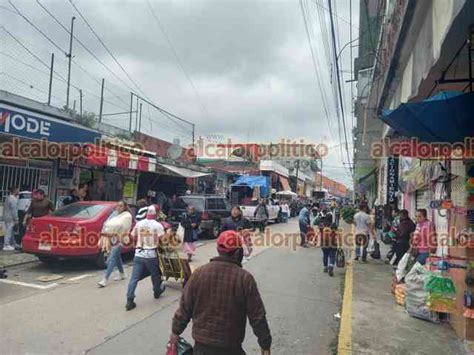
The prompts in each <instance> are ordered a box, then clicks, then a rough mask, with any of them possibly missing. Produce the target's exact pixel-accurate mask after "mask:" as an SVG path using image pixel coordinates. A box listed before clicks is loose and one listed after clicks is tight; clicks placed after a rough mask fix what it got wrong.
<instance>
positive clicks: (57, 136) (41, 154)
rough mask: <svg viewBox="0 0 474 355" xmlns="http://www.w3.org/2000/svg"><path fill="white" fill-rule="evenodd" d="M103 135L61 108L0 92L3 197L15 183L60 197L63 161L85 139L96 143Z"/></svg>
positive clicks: (0, 198)
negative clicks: (82, 124)
mask: <svg viewBox="0 0 474 355" xmlns="http://www.w3.org/2000/svg"><path fill="white" fill-rule="evenodd" d="M6 98H8V100H6ZM100 136H101V135H100V133H99V132H97V131H95V130H92V129H89V128H86V127H82V126H80V125H78V124H75V123H74V122H73V119H72V117H70V116H69V115H68V114H66V113H65V112H63V111H61V110H58V109H55V108H51V107H49V106H48V107H45V106H44V105H41V104H38V103H37V102H34V101H31V100H27V99H24V98H20V97H17V96H15V95H7V96H5V95H0V177H1V180H0V201H3V200H4V198H5V196H6V195H8V189H9V188H10V187H11V186H18V187H19V188H21V189H23V190H29V191H31V190H34V189H42V190H44V191H45V192H46V195H47V196H48V197H49V198H50V199H52V200H53V201H56V197H57V193H56V190H57V186H56V185H57V184H58V170H59V164H60V163H59V162H60V161H61V160H66V161H67V160H70V161H72V160H73V159H74V156H75V154H80V151H81V146H82V145H83V144H84V143H93V142H95V141H96V140H97V139H99V138H100Z"/></svg>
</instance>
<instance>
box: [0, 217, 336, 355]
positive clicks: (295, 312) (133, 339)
mask: <svg viewBox="0 0 474 355" xmlns="http://www.w3.org/2000/svg"><path fill="white" fill-rule="evenodd" d="M297 228H298V225H297V222H296V221H295V220H294V219H293V220H290V222H289V223H288V224H277V225H272V226H270V227H269V229H270V230H271V232H272V233H295V232H296V231H297ZM216 254H217V252H216V251H215V244H214V242H213V241H204V242H203V243H202V245H201V246H200V247H199V248H198V249H197V254H196V258H195V260H194V261H193V262H192V267H193V268H194V267H196V266H197V265H200V264H203V263H205V262H206V261H207V260H208V259H209V258H211V257H212V256H214V255H216ZM244 268H245V269H247V270H249V271H250V272H251V273H252V274H253V275H254V276H255V278H256V280H257V283H258V285H259V289H260V292H261V294H262V297H263V300H264V302H265V306H266V309H267V316H268V321H269V324H270V329H271V331H272V336H273V339H274V342H273V346H272V350H273V353H274V354H289V353H292V354H332V353H334V352H335V349H336V345H337V333H338V327H339V320H338V318H336V317H335V315H336V314H337V313H338V312H340V307H341V285H342V283H343V280H344V271H343V270H342V269H338V270H336V273H335V277H334V278H330V277H328V276H327V275H326V274H323V273H322V262H321V251H320V250H319V249H316V248H308V249H302V248H298V249H296V251H295V250H293V249H292V248H288V247H266V246H264V247H257V248H256V250H255V256H254V257H253V258H252V259H251V260H250V261H249V262H248V263H247V264H245V265H244ZM101 273H102V271H99V270H97V269H94V267H93V266H91V265H83V264H82V263H79V262H69V263H66V264H65V266H60V265H56V266H54V267H46V266H44V265H41V264H40V263H32V264H25V265H21V266H18V267H15V268H12V269H10V270H9V275H10V277H9V278H8V279H7V280H8V281H12V280H14V281H19V282H25V283H26V284H27V285H19V284H11V283H5V282H0V313H1V314H2V321H1V323H0V334H1V336H2V344H3V353H6V354H18V353H84V352H87V353H92V354H111V353H119V354H130V353H136V352H137V349H138V348H139V349H140V353H144V354H148V353H150V354H151V353H154V354H157V353H158V354H162V353H164V352H165V346H166V342H167V340H168V337H169V334H170V331H171V319H172V317H173V314H174V312H175V310H176V308H177V306H178V301H179V297H180V294H181V285H180V284H178V283H176V282H173V281H169V282H167V283H166V285H167V290H166V292H165V293H164V294H163V296H162V297H161V298H160V299H159V300H155V299H154V298H153V297H152V291H151V282H150V280H149V279H146V280H144V281H142V282H141V283H140V284H139V287H138V289H137V299H136V301H137V305H138V307H137V308H136V309H135V310H133V311H130V312H126V311H125V308H124V306H125V292H126V287H127V281H121V282H118V281H111V282H110V284H109V285H108V286H107V287H106V288H104V289H100V288H99V287H98V286H97V281H98V280H99V279H100V276H101ZM126 273H127V274H129V273H130V267H129V266H127V267H126ZM53 274H57V275H61V276H64V277H63V278H61V279H59V280H56V281H51V282H47V283H41V282H38V281H36V280H35V279H36V277H38V276H40V275H53ZM4 281H5V280H4ZM32 284H33V285H38V286H40V287H42V288H33V287H31V285H32ZM49 285H54V286H52V287H49ZM32 329H34V331H32ZM190 334H191V326H188V328H187V330H186V332H185V334H184V336H185V338H186V339H188V340H189V341H192V338H191V335H190ZM244 349H245V350H246V351H247V353H248V354H257V353H259V351H260V349H259V347H258V344H257V340H256V338H255V336H254V335H253V333H252V331H251V329H250V328H249V327H248V329H247V332H246V339H245V342H244Z"/></svg>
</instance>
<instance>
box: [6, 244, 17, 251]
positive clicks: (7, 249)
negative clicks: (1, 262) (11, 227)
mask: <svg viewBox="0 0 474 355" xmlns="http://www.w3.org/2000/svg"><path fill="white" fill-rule="evenodd" d="M13 250H15V248H14V247H12V246H11V245H5V246H4V247H3V251H13Z"/></svg>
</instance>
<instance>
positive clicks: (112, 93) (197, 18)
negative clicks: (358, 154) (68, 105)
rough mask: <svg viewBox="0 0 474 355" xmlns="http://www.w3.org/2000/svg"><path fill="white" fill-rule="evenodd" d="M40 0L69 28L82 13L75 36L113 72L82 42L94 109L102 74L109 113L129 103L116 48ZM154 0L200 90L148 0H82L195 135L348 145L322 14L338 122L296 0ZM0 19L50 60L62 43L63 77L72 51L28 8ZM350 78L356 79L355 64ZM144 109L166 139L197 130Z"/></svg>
mask: <svg viewBox="0 0 474 355" xmlns="http://www.w3.org/2000/svg"><path fill="white" fill-rule="evenodd" d="M40 1H41V3H42V4H44V5H45V6H46V7H47V8H48V9H49V10H50V11H51V12H52V13H53V14H54V15H55V16H57V18H58V19H59V20H60V21H61V22H62V23H64V24H65V25H66V26H67V27H69V25H70V21H71V16H73V15H74V16H76V17H77V19H76V21H75V34H76V36H77V37H78V38H79V39H80V40H81V41H82V42H83V43H84V44H85V45H86V46H87V47H88V48H89V49H90V50H91V51H92V52H93V53H94V54H95V55H96V56H97V57H98V58H99V59H100V60H101V61H102V62H103V63H104V64H105V65H106V66H107V67H109V68H110V69H111V71H113V72H114V74H115V75H112V74H111V73H110V72H109V71H107V70H106V69H104V67H103V66H102V65H101V64H99V63H98V62H97V60H96V59H94V58H93V57H92V56H91V55H90V54H89V53H88V52H87V51H86V50H84V49H83V48H82V47H81V46H80V45H79V44H78V43H76V42H75V43H74V46H73V54H74V60H75V62H76V63H77V65H73V69H72V83H73V85H75V86H77V87H80V88H82V89H83V91H84V107H85V109H87V110H89V111H93V112H96V113H97V112H98V107H99V97H98V96H99V95H100V80H101V79H102V78H105V83H106V89H107V90H106V93H105V99H106V100H107V102H106V103H105V107H104V111H105V113H113V112H120V111H124V110H127V109H128V106H129V100H130V91H131V89H133V90H134V91H137V90H136V88H135V85H134V84H133V83H132V82H130V80H128V78H127V77H126V76H125V74H124V73H123V72H122V70H121V69H120V68H119V67H118V66H117V65H116V63H115V62H114V61H113V59H112V58H111V57H110V56H109V55H108V54H107V52H106V51H105V49H104V48H103V47H102V46H101V44H100V43H99V42H98V41H97V39H96V38H95V37H94V35H93V34H92V33H91V31H90V30H89V29H88V28H87V26H86V24H85V23H84V22H83V21H82V19H81V18H80V17H79V16H78V14H77V13H76V12H75V11H74V9H73V8H72V7H71V6H70V4H69V2H67V1H62V2H59V1H55V0H40ZM13 2H14V4H15V5H16V6H17V7H18V8H20V9H21V11H23V12H24V13H25V14H26V15H27V16H28V17H29V18H31V20H32V21H33V22H34V23H35V24H36V25H37V26H38V27H40V28H41V29H42V30H43V31H44V32H45V33H46V34H47V35H48V36H49V37H50V38H51V39H52V40H53V41H54V42H55V43H57V44H58V46H60V47H61V48H62V49H64V50H65V51H67V48H68V34H67V33H66V32H65V31H64V30H63V29H61V28H60V27H59V26H58V25H57V24H56V23H55V22H54V20H53V19H52V18H51V17H50V16H49V15H47V14H46V13H45V12H44V11H43V10H42V9H41V8H40V7H39V6H38V4H37V3H36V2H34V1H27V0H21V1H20V0H13ZM150 2H151V5H152V7H153V9H154V11H155V13H156V14H157V15H158V16H159V19H160V21H161V25H162V26H163V27H164V28H165V31H166V33H167V35H168V37H169V39H170V40H171V41H172V43H173V46H174V48H175V50H176V52H177V53H178V56H179V58H180V60H181V62H182V65H183V66H184V68H185V70H186V72H187V73H188V75H189V76H190V77H191V78H192V81H193V84H194V86H195V88H196V90H197V93H196V91H195V90H194V89H193V87H192V85H191V84H190V82H189V81H188V80H187V78H186V76H185V75H184V73H183V72H182V70H181V68H180V67H179V65H178V63H177V62H176V59H175V56H174V55H173V52H172V51H171V50H170V48H169V46H168V43H167V41H166V39H165V37H164V36H163V33H162V32H161V31H160V28H159V26H158V24H157V22H156V19H155V18H154V17H153V15H152V13H151V11H150V9H149V7H148V4H147V2H146V1H145V0H139V1H115V0H109V1H92V0H83V1H80V0H74V3H75V4H76V5H77V6H78V7H79V9H80V10H81V11H82V13H83V14H84V16H85V17H86V18H87V19H88V21H89V22H90V24H91V25H92V26H93V27H94V29H95V30H96V32H97V33H98V34H99V35H100V37H101V38H102V40H103V41H104V42H105V43H106V44H107V46H108V48H110V50H111V51H112V52H113V53H114V55H115V56H116V57H117V58H118V59H119V61H120V63H121V64H122V65H123V67H124V68H126V70H127V72H128V73H129V74H130V76H132V77H133V78H134V80H135V81H136V83H137V84H138V85H139V86H140V87H141V89H142V90H143V92H145V93H146V95H147V96H148V97H150V98H151V99H152V100H153V102H155V103H157V104H159V105H160V106H162V107H164V108H166V109H167V110H169V111H171V112H173V113H175V114H177V115H179V116H181V117H183V118H185V119H187V120H189V121H192V122H193V123H195V125H196V131H197V134H201V135H206V134H216V133H217V134H221V135H224V136H226V137H230V138H232V139H239V140H243V141H247V140H249V141H263V142H270V141H278V140H279V139H282V138H287V139H297V138H298V139H299V138H304V139H305V140H307V141H312V142H316V143H319V142H326V141H328V142H330V145H336V144H339V137H338V135H337V133H336V132H337V128H338V123H337V118H336V116H335V114H334V111H335V110H334V101H333V98H332V89H331V84H330V82H329V77H330V75H329V72H328V68H327V65H326V61H325V57H324V54H323V47H322V40H321V38H320V37H319V36H320V35H319V25H318V24H317V23H315V24H314V31H315V34H316V36H317V38H316V41H315V43H316V46H317V49H316V50H317V56H318V61H319V67H318V68H317V70H318V71H319V72H320V75H321V78H322V79H323V86H324V90H325V92H326V96H327V98H328V102H327V105H328V109H329V110H330V117H329V124H330V125H331V129H330V130H329V129H328V122H327V119H326V118H325V110H324V108H323V104H322V101H321V93H320V90H319V87H318V85H317V82H316V76H315V73H314V69H313V64H312V61H311V56H310V52H309V48H308V43H307V38H306V33H305V29H304V23H303V19H302V15H301V10H300V7H299V3H298V1H290V0H285V1H284V0H281V1H250V0H243V1H241V0H238V1H237V0H225V1H224V0H193V1H184V0H183V1H150ZM336 3H337V5H338V6H339V9H338V10H339V16H341V17H345V18H348V16H349V14H348V3H347V2H346V1H342V0H340V1H337V2H336ZM308 4H309V8H310V10H311V13H312V18H313V21H316V20H317V19H318V16H317V13H316V9H317V7H316V5H315V4H314V3H313V2H311V1H309V2H308ZM0 5H1V6H3V7H5V8H10V9H11V7H10V5H9V4H8V2H7V1H5V0H2V1H0ZM0 18H1V20H2V21H1V22H2V24H3V25H4V26H5V28H7V29H8V30H9V31H11V32H12V33H13V34H15V36H18V38H20V39H22V40H24V41H25V43H28V45H29V46H31V48H32V49H33V51H34V52H35V53H37V54H38V55H39V56H40V57H41V58H42V60H44V61H45V62H47V63H49V56H50V53H51V52H53V51H54V52H55V53H56V64H55V66H56V68H57V71H58V73H59V74H61V75H62V76H63V77H65V76H66V73H67V60H66V58H65V57H64V54H62V53H60V52H59V51H58V50H57V48H55V47H54V46H52V45H51V44H50V43H48V41H47V40H46V39H45V38H44V37H43V36H41V35H40V34H38V33H37V32H36V31H35V30H34V29H33V28H31V26H29V25H28V24H27V23H26V22H25V21H24V20H23V19H22V18H21V17H19V16H16V15H14V14H12V13H11V12H8V11H6V10H5V9H4V8H2V7H0ZM339 30H340V37H341V40H340V41H341V44H342V45H343V44H344V43H346V42H348V41H349V37H348V30H349V29H348V25H347V24H345V23H344V22H342V21H341V22H339ZM356 35H357V34H356V33H354V36H356ZM0 40H2V43H5V44H6V45H5V49H6V50H7V51H8V52H9V53H10V54H12V55H13V56H15V57H17V58H21V59H22V60H23V61H25V62H27V63H29V64H30V65H32V66H34V67H37V68H38V69H42V70H46V71H47V69H46V68H45V67H43V66H42V65H41V64H40V63H39V62H38V61H37V60H36V59H34V58H32V57H31V56H30V55H28V54H27V53H26V52H25V51H24V50H23V49H22V48H21V47H19V46H18V44H16V43H15V42H14V41H13V40H12V39H11V38H9V37H8V36H7V35H6V34H5V33H4V31H2V30H0ZM342 58H343V60H344V68H341V69H344V70H348V69H349V65H350V63H349V61H348V51H346V53H344V54H343V55H342ZM0 60H1V62H0V63H1V64H2V66H4V67H5V68H6V69H5V71H7V72H10V73H12V75H14V76H15V77H18V78H20V79H22V80H24V81H27V82H33V83H34V86H35V88H37V90H36V91H35V95H36V97H34V96H32V98H35V99H38V98H37V97H38V96H39V97H44V95H45V94H44V92H46V91H47V85H48V78H47V76H45V75H44V74H41V73H40V72H38V71H35V70H33V69H31V68H27V67H25V66H23V65H20V64H18V63H15V62H14V61H12V60H8V59H7V58H5V56H1V55H0ZM79 66H80V67H82V68H83V69H85V70H82V69H81V68H79ZM86 72H87V73H86ZM117 77H120V78H121V80H118V79H117ZM93 78H95V79H93ZM345 79H346V80H347V79H348V76H347V75H346V77H345ZM0 86H1V87H4V88H5V89H7V90H11V91H15V92H20V94H23V95H25V96H28V95H32V90H31V89H30V88H24V87H23V86H22V85H21V84H19V83H16V84H15V83H13V82H12V81H8V82H7V81H4V80H3V79H0ZM345 89H346V90H345V93H346V96H347V97H348V98H349V97H350V90H349V86H348V85H346V88H345ZM42 92H43V93H42ZM53 95H55V98H54V100H53V101H54V104H55V105H58V106H61V105H63V104H64V101H65V100H64V97H65V83H64V82H62V81H61V80H59V79H57V80H55V82H54V85H53ZM71 97H72V100H78V92H77V91H76V90H72V92H71ZM347 102H349V99H348V100H347ZM346 110H347V111H350V108H349V107H346ZM143 116H144V117H143V127H144V128H145V129H147V130H148V131H152V132H153V134H155V135H157V136H159V137H160V138H166V139H172V138H182V140H183V141H184V140H186V139H189V137H190V131H189V129H184V128H181V126H179V125H176V124H174V123H172V122H171V121H169V120H168V119H167V118H164V117H163V116H162V115H160V114H159V113H158V112H157V111H156V110H153V109H150V107H146V108H145V107H144V112H143ZM348 117H349V116H348ZM150 120H152V122H151V123H150ZM106 121H107V122H109V123H114V124H117V125H120V126H121V127H124V128H126V127H127V126H128V115H126V114H124V115H117V116H109V117H107V119H106ZM348 122H350V119H349V120H348ZM348 125H349V123H348ZM349 128H350V127H349ZM184 131H186V132H184ZM180 136H182V137H180ZM328 166H335V167H338V168H334V169H333V170H332V171H330V170H328V173H330V174H329V175H330V176H331V177H333V178H336V179H339V180H341V181H344V182H346V183H350V179H349V178H348V177H347V174H346V173H345V172H344V171H345V170H344V169H343V165H342V161H341V158H340V153H338V151H336V152H334V153H333V152H331V154H330V156H328Z"/></svg>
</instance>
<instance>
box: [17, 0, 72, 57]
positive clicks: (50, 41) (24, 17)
mask: <svg viewBox="0 0 474 355" xmlns="http://www.w3.org/2000/svg"><path fill="white" fill-rule="evenodd" d="M8 3H9V4H10V5H11V6H12V7H13V8H14V9H15V11H16V12H17V13H18V15H20V16H21V17H23V19H24V20H25V21H26V22H28V23H29V24H30V25H31V26H32V27H33V28H34V29H35V30H37V31H38V32H39V33H41V34H42V35H43V37H45V38H46V39H47V40H48V42H49V43H51V44H52V45H53V46H55V47H56V48H57V49H58V50H59V51H61V52H62V53H63V54H64V55H67V53H66V51H64V50H63V49H62V48H61V47H59V46H58V45H57V44H56V42H54V41H53V40H52V39H51V38H49V37H48V36H47V35H46V34H45V33H44V32H43V31H41V30H40V29H39V28H38V27H37V26H36V25H35V24H34V23H33V22H31V21H30V19H29V18H28V17H26V16H25V15H24V14H23V13H22V12H21V11H20V10H18V8H17V7H16V6H15V5H13V3H12V2H11V0H8Z"/></svg>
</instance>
